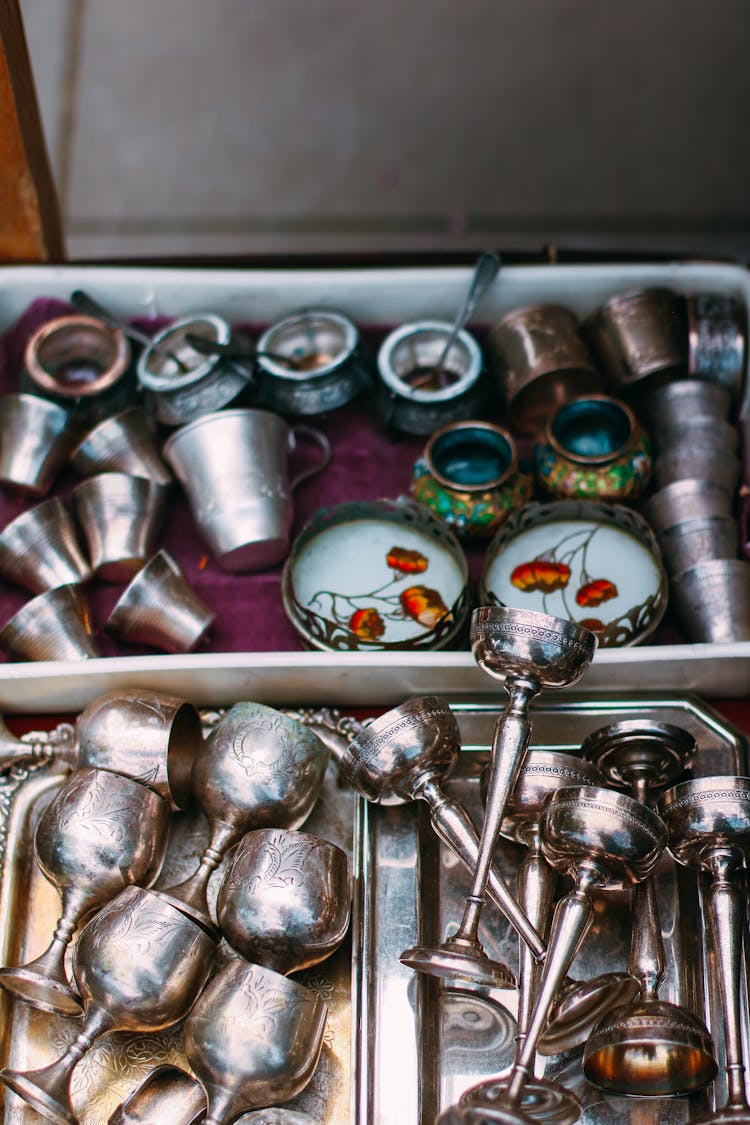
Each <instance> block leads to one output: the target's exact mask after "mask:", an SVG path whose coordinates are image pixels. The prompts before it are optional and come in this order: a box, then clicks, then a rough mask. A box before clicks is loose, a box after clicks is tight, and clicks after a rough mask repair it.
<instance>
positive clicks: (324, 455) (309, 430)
mask: <svg viewBox="0 0 750 1125" xmlns="http://www.w3.org/2000/svg"><path fill="white" fill-rule="evenodd" d="M289 432H290V437H291V439H292V440H291V442H290V445H289V448H290V452H292V451H293V450H295V449H296V448H297V442H298V441H299V440H300V439H302V440H306V441H309V442H312V444H313V445H317V447H318V449H319V450H320V454H321V456H320V460H319V461H318V462H317V464H315V465H311V466H310V467H309V468H307V469H303V470H302V471H301V472H299V473H298V474H297V476H296V477H292V479H291V481H290V482H289V487H290V489H291V490H292V491H293V490H294V489H295V488H296V487H297V485H298V484H301V483H302V481H303V480H307V478H308V477H312V476H314V475H315V473H319V472H320V471H321V469H325V467H326V465H327V464H328V463H329V461H330V460H331V443H330V442H329V440H328V438H327V437H326V436H325V434H323V433H321V432H320V430H316V429H315V427H314V426H293V427H292V429H291V430H290V431H289Z"/></svg>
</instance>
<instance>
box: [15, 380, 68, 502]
mask: <svg viewBox="0 0 750 1125" xmlns="http://www.w3.org/2000/svg"><path fill="white" fill-rule="evenodd" d="M78 432H79V425H78V423H77V422H76V421H75V419H74V418H73V416H72V415H71V414H70V413H69V412H68V411H67V410H64V409H63V408H62V406H57V405H56V404H55V403H54V402H49V401H48V400H47V399H45V398H39V397H38V396H37V395H25V394H18V395H3V396H2V398H0V484H2V485H6V486H7V487H9V488H12V489H15V490H17V491H19V492H25V493H29V494H31V495H32V496H44V495H46V493H47V492H49V490H50V488H51V487H52V485H53V484H54V482H55V478H56V477H57V474H58V473H59V472H60V470H61V469H62V467H63V465H64V464H65V462H66V460H67V458H68V455H69V453H70V450H71V448H72V447H73V444H74V442H75V441H76V438H77V436H78Z"/></svg>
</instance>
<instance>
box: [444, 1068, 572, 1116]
mask: <svg viewBox="0 0 750 1125" xmlns="http://www.w3.org/2000/svg"><path fill="white" fill-rule="evenodd" d="M507 1090H508V1083H507V1081H506V1080H504V1079H502V1078H490V1079H489V1080H488V1081H486V1082H480V1084H479V1085H478V1086H472V1087H471V1089H470V1090H466V1091H465V1093H463V1094H462V1095H461V1097H460V1098H459V1103H458V1104H459V1105H460V1106H472V1107H473V1108H475V1109H478V1110H482V1111H492V1112H494V1111H495V1110H496V1109H501V1110H507V1109H510V1110H513V1109H515V1107H513V1106H507V1105H503V1098H504V1097H505V1095H506V1093H507ZM518 1108H519V1109H520V1110H521V1112H522V1113H524V1114H525V1115H526V1116H527V1117H530V1118H531V1120H532V1121H539V1122H541V1121H543V1122H546V1125H573V1122H574V1121H577V1120H578V1118H579V1117H580V1116H581V1103H580V1102H579V1101H578V1098H577V1097H576V1096H575V1094H572V1093H571V1092H570V1090H566V1089H565V1088H564V1087H563V1086H560V1085H558V1083H556V1082H550V1081H548V1080H546V1079H544V1078H532V1079H530V1080H529V1081H528V1082H527V1083H526V1085H525V1086H524V1088H523V1092H522V1094H521V1102H520V1106H519V1107H518ZM488 1120H494V1119H493V1118H488Z"/></svg>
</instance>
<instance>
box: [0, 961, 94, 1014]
mask: <svg viewBox="0 0 750 1125" xmlns="http://www.w3.org/2000/svg"><path fill="white" fill-rule="evenodd" d="M0 988H4V989H5V991H6V992H10V993H12V994H13V996H17V997H18V999H19V1000H23V1001H24V1003H26V1004H29V1005H30V1006H31V1007H32V1008H39V1009H40V1010H41V1011H42V1012H51V1013H52V1014H53V1015H56V1016H67V1017H74V1018H75V1017H77V1016H80V1015H81V1013H82V1011H83V1005H82V1004H81V998H80V996H79V995H78V993H77V992H76V991H75V989H74V988H71V986H70V985H69V984H68V982H67V981H63V980H59V979H55V978H54V977H48V976H45V975H44V974H43V973H38V972H36V971H35V970H34V969H33V968H32V966H31V965H19V966H18V967H17V968H11V967H10V966H7V967H6V968H4V969H0Z"/></svg>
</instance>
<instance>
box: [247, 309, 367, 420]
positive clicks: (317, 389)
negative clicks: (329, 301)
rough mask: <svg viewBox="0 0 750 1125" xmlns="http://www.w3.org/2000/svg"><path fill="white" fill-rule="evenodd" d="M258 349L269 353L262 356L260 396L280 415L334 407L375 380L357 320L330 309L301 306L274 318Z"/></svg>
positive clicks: (260, 340)
mask: <svg viewBox="0 0 750 1125" xmlns="http://www.w3.org/2000/svg"><path fill="white" fill-rule="evenodd" d="M257 348H258V353H268V354H259V355H258V372H259V375H260V390H259V398H258V401H259V404H260V405H263V406H267V407H268V409H269V410H275V411H277V412H278V413H279V414H293V415H306V414H321V413H323V412H324V411H326V410H334V409H335V408H336V407H338V406H344V405H345V404H346V403H347V402H351V400H352V399H354V398H356V396H357V395H358V394H359V393H360V391H362V390H364V388H365V387H367V386H369V384H370V383H371V377H370V372H369V370H368V367H367V364H366V363H365V361H364V359H363V356H362V353H361V350H360V340H359V332H358V330H357V327H356V325H355V324H354V323H353V321H351V320H350V319H349V317H347V316H344V314H343V313H340V312H334V311H333V310H331V309H303V310H301V311H300V312H297V313H294V314H293V315H292V316H287V317H284V319H283V320H278V321H276V322H275V324H272V325H271V327H270V328H267V329H266V331H265V332H264V333H263V335H262V336H261V337H260V339H259V340H258V345H257ZM284 356H288V361H286V362H285V361H284V359H283V358H280V357H284Z"/></svg>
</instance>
